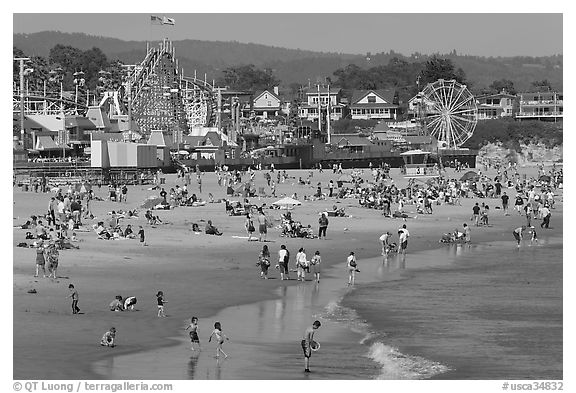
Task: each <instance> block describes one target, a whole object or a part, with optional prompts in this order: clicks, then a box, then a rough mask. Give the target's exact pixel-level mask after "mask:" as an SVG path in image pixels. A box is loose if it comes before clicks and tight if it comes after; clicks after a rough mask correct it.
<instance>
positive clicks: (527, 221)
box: [524, 203, 532, 227]
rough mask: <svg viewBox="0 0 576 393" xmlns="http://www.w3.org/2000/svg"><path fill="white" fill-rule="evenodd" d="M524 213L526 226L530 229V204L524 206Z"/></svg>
mask: <svg viewBox="0 0 576 393" xmlns="http://www.w3.org/2000/svg"><path fill="white" fill-rule="evenodd" d="M524 212H525V213H526V226H527V227H531V226H532V204H531V203H527V204H526V206H524Z"/></svg>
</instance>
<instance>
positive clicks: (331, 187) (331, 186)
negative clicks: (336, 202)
mask: <svg viewBox="0 0 576 393" xmlns="http://www.w3.org/2000/svg"><path fill="white" fill-rule="evenodd" d="M328 190H329V192H330V193H329V194H328V196H329V197H330V198H332V194H333V193H334V180H332V179H330V181H329V182H328Z"/></svg>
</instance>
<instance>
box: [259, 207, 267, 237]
mask: <svg viewBox="0 0 576 393" xmlns="http://www.w3.org/2000/svg"><path fill="white" fill-rule="evenodd" d="M258 233H259V235H260V236H259V237H258V241H259V242H261V241H262V236H264V241H266V237H267V233H268V218H267V217H266V215H265V214H264V211H263V210H262V208H261V207H260V208H258Z"/></svg>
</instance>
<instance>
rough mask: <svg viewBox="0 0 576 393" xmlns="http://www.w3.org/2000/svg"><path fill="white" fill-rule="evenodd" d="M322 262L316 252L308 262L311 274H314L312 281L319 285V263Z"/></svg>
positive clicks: (318, 252)
mask: <svg viewBox="0 0 576 393" xmlns="http://www.w3.org/2000/svg"><path fill="white" fill-rule="evenodd" d="M321 262H322V258H321V257H320V251H316V252H315V253H314V256H313V257H312V259H311V260H310V266H311V268H312V273H313V274H314V280H315V281H316V282H317V283H319V282H320V263H321Z"/></svg>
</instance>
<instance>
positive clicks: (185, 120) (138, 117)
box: [123, 40, 216, 141]
mask: <svg viewBox="0 0 576 393" xmlns="http://www.w3.org/2000/svg"><path fill="white" fill-rule="evenodd" d="M123 89H124V92H130V93H131V100H132V103H131V108H132V118H133V119H134V120H135V121H136V123H137V124H138V126H139V127H140V131H141V132H142V133H143V134H144V135H147V134H149V133H150V132H151V131H152V130H157V129H160V130H169V131H172V134H173V137H174V139H175V140H176V141H179V140H180V138H181V136H182V135H184V134H187V133H188V132H189V130H190V129H191V128H192V127H195V126H210V125H213V124H214V123H215V113H216V102H215V99H214V94H213V86H212V85H210V84H209V83H207V82H206V81H205V80H204V81H203V80H200V79H197V78H195V77H194V78H190V77H184V76H183V75H181V74H180V73H179V72H178V63H177V61H176V60H175V58H174V50H173V48H172V44H171V42H169V41H166V40H165V41H163V42H161V43H160V45H159V47H158V48H150V49H149V50H148V52H147V54H146V57H145V58H144V60H143V61H142V62H141V63H140V64H139V65H137V66H136V67H135V68H134V69H133V71H132V72H131V73H130V75H129V76H128V78H127V81H126V83H125V84H124V87H123ZM124 97H125V98H124V102H125V104H126V106H127V104H128V103H127V101H128V100H127V98H128V97H127V94H124Z"/></svg>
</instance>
